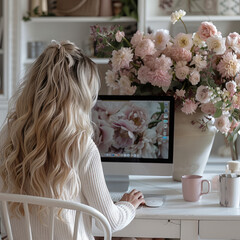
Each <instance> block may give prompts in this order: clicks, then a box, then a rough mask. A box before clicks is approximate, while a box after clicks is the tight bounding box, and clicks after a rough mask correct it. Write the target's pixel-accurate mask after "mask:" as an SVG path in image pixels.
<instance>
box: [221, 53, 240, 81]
mask: <svg viewBox="0 0 240 240" xmlns="http://www.w3.org/2000/svg"><path fill="white" fill-rule="evenodd" d="M217 69H218V71H219V72H220V73H221V75H222V76H223V77H227V78H230V77H234V76H235V75H236V74H237V73H238V72H239V70H240V62H239V59H237V55H236V54H233V53H232V52H227V53H226V54H224V55H223V57H222V60H221V61H220V63H219V64H218V66H217Z"/></svg>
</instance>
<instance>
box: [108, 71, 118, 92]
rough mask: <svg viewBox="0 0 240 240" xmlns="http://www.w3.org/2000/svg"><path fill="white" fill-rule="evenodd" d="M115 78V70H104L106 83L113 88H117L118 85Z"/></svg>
mask: <svg viewBox="0 0 240 240" xmlns="http://www.w3.org/2000/svg"><path fill="white" fill-rule="evenodd" d="M116 79H117V76H116V73H115V72H113V71H111V70H108V71H107V72H106V76H105V81H106V85H107V86H108V87H110V88H112V89H113V90H116V89H118V88H119V85H118V82H117V81H116Z"/></svg>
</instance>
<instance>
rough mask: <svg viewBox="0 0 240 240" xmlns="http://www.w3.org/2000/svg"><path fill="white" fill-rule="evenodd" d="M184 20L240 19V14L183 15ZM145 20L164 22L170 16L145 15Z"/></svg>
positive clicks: (168, 19) (223, 20)
mask: <svg viewBox="0 0 240 240" xmlns="http://www.w3.org/2000/svg"><path fill="white" fill-rule="evenodd" d="M182 20H183V21H184V22H191V21H195V22H202V21H222V22H225V21H240V16H222V15H216V16H214V15H212V16H202V15H201V16H200V15H199V16H197V15H195V16H184V17H183V18H182ZM146 21H148V22H158V21H162V22H163V21H165V22H168V21H169V22H170V21H171V17H170V16H155V17H147V19H146Z"/></svg>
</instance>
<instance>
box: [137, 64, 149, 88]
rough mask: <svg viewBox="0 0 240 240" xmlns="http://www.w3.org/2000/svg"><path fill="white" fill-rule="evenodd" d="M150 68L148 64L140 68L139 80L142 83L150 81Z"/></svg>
mask: <svg viewBox="0 0 240 240" xmlns="http://www.w3.org/2000/svg"><path fill="white" fill-rule="evenodd" d="M150 71H151V70H150V68H149V67H147V66H141V67H140V68H139V70H138V80H139V81H140V82H141V83H142V84H145V83H147V82H148V78H149V72H150Z"/></svg>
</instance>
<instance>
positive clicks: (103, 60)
mask: <svg viewBox="0 0 240 240" xmlns="http://www.w3.org/2000/svg"><path fill="white" fill-rule="evenodd" d="M0 53H1V51H0ZM91 59H92V61H93V62H95V63H96V64H108V62H109V58H91ZM35 60H36V59H35V58H28V59H26V60H25V61H24V64H25V65H27V64H32V63H33V62H34V61H35Z"/></svg>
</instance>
